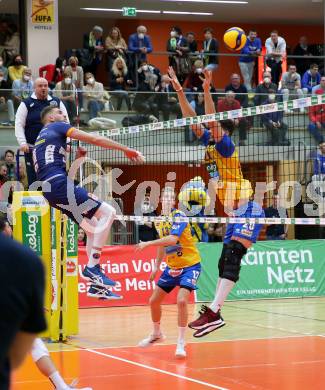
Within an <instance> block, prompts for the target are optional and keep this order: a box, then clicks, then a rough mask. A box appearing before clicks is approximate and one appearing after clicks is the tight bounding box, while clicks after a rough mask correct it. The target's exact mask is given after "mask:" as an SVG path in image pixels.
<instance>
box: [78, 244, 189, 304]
mask: <svg viewBox="0 0 325 390" xmlns="http://www.w3.org/2000/svg"><path fill="white" fill-rule="evenodd" d="M156 253H157V249H155V248H148V249H145V250H143V251H141V252H135V247H134V246H132V245H123V246H107V247H105V248H104V249H103V252H102V256H101V264H102V266H103V270H104V272H105V273H106V274H107V275H108V276H109V277H110V278H112V279H114V280H115V281H116V282H117V283H116V286H114V287H113V288H112V291H114V292H115V293H116V294H119V295H122V296H123V299H120V300H108V301H107V300H99V299H94V298H89V297H87V288H88V286H89V284H88V282H87V281H86V280H85V279H83V278H82V277H81V273H82V270H83V269H84V267H85V266H86V264H87V254H86V249H85V248H80V247H79V258H78V262H79V286H78V290H79V307H81V308H82V307H110V306H133V305H148V303H149V298H150V296H151V294H152V292H153V290H154V288H155V282H150V281H149V277H150V274H151V271H152V268H153V265H154V263H155V259H156ZM165 266H166V264H165V263H162V264H161V271H163V270H164V268H165ZM161 271H160V272H159V274H157V277H156V281H157V280H158V277H159V275H160V274H161ZM176 294H177V289H175V290H174V291H173V292H171V293H170V294H168V296H167V297H166V300H165V301H164V303H166V304H171V303H176ZM191 295H192V297H191V300H192V302H194V294H191Z"/></svg>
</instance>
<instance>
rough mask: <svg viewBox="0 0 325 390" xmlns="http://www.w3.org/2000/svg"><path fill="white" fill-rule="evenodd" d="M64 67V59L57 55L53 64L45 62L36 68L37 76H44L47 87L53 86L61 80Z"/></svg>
mask: <svg viewBox="0 0 325 390" xmlns="http://www.w3.org/2000/svg"><path fill="white" fill-rule="evenodd" d="M64 67H65V60H64V59H62V58H60V57H58V58H57V59H56V61H55V64H47V65H44V66H41V67H40V68H39V69H38V73H39V77H43V78H45V79H46V80H47V82H48V83H49V87H50V88H54V87H55V85H56V84H57V83H58V82H59V81H62V78H63V70H64Z"/></svg>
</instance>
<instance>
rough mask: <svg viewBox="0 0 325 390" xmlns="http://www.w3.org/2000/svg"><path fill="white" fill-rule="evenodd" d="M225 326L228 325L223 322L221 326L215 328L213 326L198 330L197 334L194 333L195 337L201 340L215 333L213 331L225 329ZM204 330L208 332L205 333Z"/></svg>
mask: <svg viewBox="0 0 325 390" xmlns="http://www.w3.org/2000/svg"><path fill="white" fill-rule="evenodd" d="M225 325H226V323H225V322H223V323H222V324H220V325H219V326H215V327H213V325H212V326H208V327H206V328H205V329H200V330H197V331H196V332H195V333H193V337H195V338H200V337H203V336H206V335H208V334H209V333H211V332H213V331H215V330H217V329H220V328H222V327H224V326H225ZM210 328H213V329H210ZM204 330H207V331H206V332H204ZM203 332H204V333H203ZM200 333H202V334H200Z"/></svg>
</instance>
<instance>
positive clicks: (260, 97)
mask: <svg viewBox="0 0 325 390" xmlns="http://www.w3.org/2000/svg"><path fill="white" fill-rule="evenodd" d="M277 89H278V86H277V85H276V84H274V83H272V79H271V73H270V72H264V73H263V82H262V83H260V84H259V85H258V86H257V87H256V90H255V97H254V104H255V106H260V105H261V104H263V103H264V102H265V100H267V98H268V94H269V91H270V90H272V91H277Z"/></svg>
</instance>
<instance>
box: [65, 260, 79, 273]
mask: <svg viewBox="0 0 325 390" xmlns="http://www.w3.org/2000/svg"><path fill="white" fill-rule="evenodd" d="M77 268H78V267H77V259H68V260H67V276H76V275H77Z"/></svg>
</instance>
